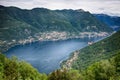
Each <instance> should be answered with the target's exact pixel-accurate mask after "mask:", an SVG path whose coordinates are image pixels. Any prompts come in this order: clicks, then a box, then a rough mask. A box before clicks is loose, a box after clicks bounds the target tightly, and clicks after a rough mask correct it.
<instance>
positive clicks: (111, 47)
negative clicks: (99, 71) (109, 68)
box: [63, 31, 120, 70]
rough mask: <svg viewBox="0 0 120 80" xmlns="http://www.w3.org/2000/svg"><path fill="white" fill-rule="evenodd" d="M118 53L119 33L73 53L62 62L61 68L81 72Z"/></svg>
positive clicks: (119, 47) (119, 44) (119, 46)
mask: <svg viewBox="0 0 120 80" xmlns="http://www.w3.org/2000/svg"><path fill="white" fill-rule="evenodd" d="M119 51H120V31H118V32H116V33H115V34H113V35H112V36H110V37H107V38H106V39H104V40H101V41H99V42H96V43H93V44H92V45H90V46H87V47H85V48H83V49H81V50H78V51H75V52H74V53H73V54H72V55H71V57H70V58H69V59H68V60H67V61H64V62H63V67H67V68H71V67H72V68H73V69H77V70H83V69H86V68H87V67H88V66H89V65H91V64H93V63H95V62H98V61H100V60H104V59H109V58H111V57H112V56H113V55H115V54H116V53H117V52H119Z"/></svg>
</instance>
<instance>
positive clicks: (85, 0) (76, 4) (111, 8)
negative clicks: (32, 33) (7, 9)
mask: <svg viewBox="0 0 120 80" xmlns="http://www.w3.org/2000/svg"><path fill="white" fill-rule="evenodd" d="M0 5H4V6H16V7H19V8H22V9H32V8H35V7H44V8H48V9H52V10H54V9H84V10H85V11H90V12H91V13H105V14H110V15H116V16H120V0H0Z"/></svg>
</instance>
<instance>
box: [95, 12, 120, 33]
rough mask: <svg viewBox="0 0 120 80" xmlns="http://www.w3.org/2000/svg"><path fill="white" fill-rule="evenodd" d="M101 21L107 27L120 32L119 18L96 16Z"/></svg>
mask: <svg viewBox="0 0 120 80" xmlns="http://www.w3.org/2000/svg"><path fill="white" fill-rule="evenodd" d="M94 16H95V17H97V18H98V19H99V20H100V21H102V22H104V23H105V24H106V25H108V26H110V27H111V28H113V30H115V31H118V30H120V17H119V16H109V15H106V14H94Z"/></svg>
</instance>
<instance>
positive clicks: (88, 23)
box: [0, 6, 112, 51]
mask: <svg viewBox="0 0 120 80" xmlns="http://www.w3.org/2000/svg"><path fill="white" fill-rule="evenodd" d="M0 25H1V26H0V51H2V49H4V51H5V50H7V49H9V46H14V45H18V44H25V43H29V42H34V41H38V40H42V41H43V40H60V39H68V38H80V37H85V36H86V37H88V36H89V35H91V36H94V37H95V36H99V34H101V35H102V34H103V35H104V36H105V35H109V33H111V32H112V29H111V28H109V27H108V26H107V25H106V24H104V23H102V22H100V21H99V20H97V18H96V17H94V16H93V15H92V14H91V13H89V12H85V11H83V10H49V9H45V8H34V9H32V10H26V9H20V8H16V7H4V6H0ZM85 32H86V33H85ZM102 32H103V33H102ZM46 34H47V35H46ZM59 35H61V36H59Z"/></svg>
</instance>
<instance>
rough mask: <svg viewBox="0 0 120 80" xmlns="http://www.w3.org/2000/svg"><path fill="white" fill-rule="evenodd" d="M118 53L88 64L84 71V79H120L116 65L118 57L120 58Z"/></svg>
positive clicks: (118, 61)
mask: <svg viewBox="0 0 120 80" xmlns="http://www.w3.org/2000/svg"><path fill="white" fill-rule="evenodd" d="M119 53H120V52H119ZM119 53H118V54H117V55H115V56H114V57H112V58H110V59H109V60H102V61H100V62H96V63H94V64H92V65H91V66H89V67H88V68H87V70H86V71H85V73H84V75H85V80H120V74H119V73H120V71H119V70H118V68H119V67H120V66H118V65H119V64H118V63H120V60H118V57H119V59H120V54H119ZM116 58H117V60H116ZM116 63H117V64H116Z"/></svg>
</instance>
